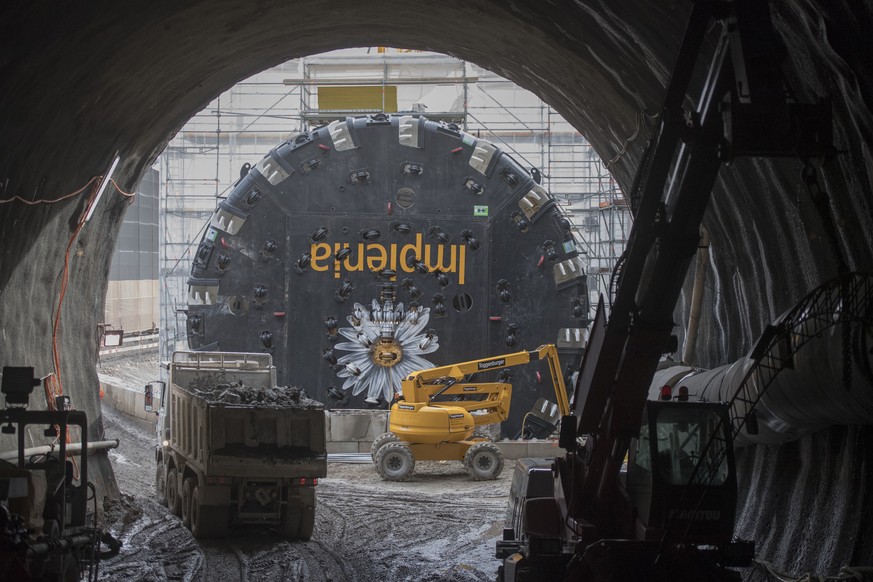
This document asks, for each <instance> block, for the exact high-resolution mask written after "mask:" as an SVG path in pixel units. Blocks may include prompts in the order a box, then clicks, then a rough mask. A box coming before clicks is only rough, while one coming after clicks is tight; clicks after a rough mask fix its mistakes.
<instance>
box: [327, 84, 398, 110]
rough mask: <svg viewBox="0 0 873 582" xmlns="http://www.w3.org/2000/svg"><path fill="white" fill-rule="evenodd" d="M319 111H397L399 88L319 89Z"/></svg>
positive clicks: (336, 87)
mask: <svg viewBox="0 0 873 582" xmlns="http://www.w3.org/2000/svg"><path fill="white" fill-rule="evenodd" d="M318 109H319V110H321V111H325V110H328V111H354V110H358V109H362V110H366V111H370V110H376V111H385V112H388V113H393V112H395V111H397V86H396V85H374V86H367V85H365V86H324V85H320V86H319V87H318Z"/></svg>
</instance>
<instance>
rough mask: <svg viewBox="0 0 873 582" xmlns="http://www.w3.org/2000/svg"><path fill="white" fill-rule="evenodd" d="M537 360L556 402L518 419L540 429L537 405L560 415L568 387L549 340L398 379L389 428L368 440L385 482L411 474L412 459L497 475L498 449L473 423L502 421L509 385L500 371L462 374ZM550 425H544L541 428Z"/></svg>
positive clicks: (477, 476)
mask: <svg viewBox="0 0 873 582" xmlns="http://www.w3.org/2000/svg"><path fill="white" fill-rule="evenodd" d="M538 360H545V361H547V362H548V367H549V373H550V375H551V380H552V385H553V386H554V388H555V398H556V401H557V404H556V405H555V404H550V403H546V402H538V403H537V404H535V405H534V411H532V413H531V414H529V415H527V416H526V417H525V423H523V424H527V423H528V422H531V423H533V424H538V426H539V428H545V426H546V425H547V424H548V418H549V417H550V416H551V415H549V414H542V410H541V409H548V408H551V407H557V411H559V412H560V415H561V416H566V415H568V414H569V413H570V406H569V403H568V400H567V389H566V387H565V385H564V377H563V375H562V373H561V364H560V361H559V359H558V350H557V348H556V347H555V345H554V344H545V345H542V346H540V347H538V348H537V349H535V350H533V351H521V352H515V353H511V354H504V355H500V356H495V357H491V358H484V359H480V360H472V361H469V362H462V363H459V364H449V365H446V366H438V367H435V368H428V369H424V370H418V371H415V372H413V373H411V374H410V375H409V376H407V377H406V378H404V379H403V381H402V382H401V393H400V395H398V397H397V398H396V399H395V402H394V403H393V404H392V406H391V412H390V414H389V426H388V428H389V432H386V433H384V434H382V435H380V436H378V437H377V438H376V439H375V440H374V441H373V445H372V447H371V456H372V458H373V463H374V464H375V465H376V471H377V472H378V473H379V475H380V476H382V478H383V479H386V480H388V481H404V480H406V479H408V478H409V476H410V475H411V474H412V472H413V470H414V468H415V461H416V460H427V461H441V460H456V461H463V463H464V467H465V468H466V469H467V472H468V473H469V475H470V476H471V477H472V478H473V479H474V480H477V481H482V480H489V479H496V478H497V477H498V476H499V475H500V473H501V471H502V470H503V454H502V453H501V452H500V449H499V448H498V447H497V445H495V444H494V443H493V442H491V440H489V439H487V438H484V437H478V436H474V434H475V431H476V429H477V427H483V426H485V425H488V424H494V423H498V422H502V421H504V420H506V418H507V416H509V406H510V401H511V398H512V385H511V384H509V382H508V381H507V380H508V378H506V377H505V376H504V377H501V378H498V379H497V381H496V382H468V381H465V378H467V377H468V376H469V375H471V374H478V373H481V372H488V371H492V370H501V369H505V368H510V367H513V366H521V365H524V364H528V363H530V362H533V361H538ZM537 412H540V413H541V414H539V415H538V414H537ZM555 416H557V414H556V415H555ZM555 428H556V427H555V426H554V425H552V426H549V427H548V428H546V432H552V431H553V430H554V429H555Z"/></svg>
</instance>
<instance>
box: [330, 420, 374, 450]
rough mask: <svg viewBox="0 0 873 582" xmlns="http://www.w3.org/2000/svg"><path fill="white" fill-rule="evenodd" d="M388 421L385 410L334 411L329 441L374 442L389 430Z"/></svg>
mask: <svg viewBox="0 0 873 582" xmlns="http://www.w3.org/2000/svg"><path fill="white" fill-rule="evenodd" d="M387 421H388V412H387V411H384V410H334V411H331V419H330V432H329V433H328V440H330V441H337V442H339V441H369V442H373V439H375V438H376V437H377V436H379V435H380V434H382V433H383V432H385V431H386V430H387V424H388V422H387ZM355 452H357V451H355Z"/></svg>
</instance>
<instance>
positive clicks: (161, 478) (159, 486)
mask: <svg viewBox="0 0 873 582" xmlns="http://www.w3.org/2000/svg"><path fill="white" fill-rule="evenodd" d="M155 490H156V491H157V497H158V503H159V504H161V505H163V506H164V507H166V506H167V476H166V475H165V474H164V464H163V463H158V468H157V470H156V471H155Z"/></svg>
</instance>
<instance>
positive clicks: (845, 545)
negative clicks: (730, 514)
mask: <svg viewBox="0 0 873 582" xmlns="http://www.w3.org/2000/svg"><path fill="white" fill-rule="evenodd" d="M737 468H738V470H739V471H740V472H741V474H742V475H743V476H744V478H743V479H742V481H741V483H740V489H739V493H740V495H739V499H740V503H739V508H740V518H739V520H738V522H737V530H736V533H737V535H738V536H739V537H742V538H745V539H754V540H756V541H757V543H758V553H759V555H760V556H761V557H763V558H764V559H766V560H767V561H769V562H771V563H774V564H777V565H780V566H781V567H783V568H787V569H789V570H791V571H794V572H797V573H803V572H808V571H812V572H820V573H825V572H829V573H832V574H836V573H837V572H838V571H839V570H840V567H841V566H843V565H846V564H853V565H870V564H871V561H873V486H871V479H873V477H871V476H873V430H871V427H869V426H868V427H864V428H858V427H834V428H831V429H829V430H825V431H822V432H820V433H817V434H814V435H811V436H808V437H804V438H803V439H801V440H799V441H796V442H793V443H788V444H785V445H781V446H764V445H758V446H756V447H747V448H744V449H740V451H739V452H738V455H737Z"/></svg>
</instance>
